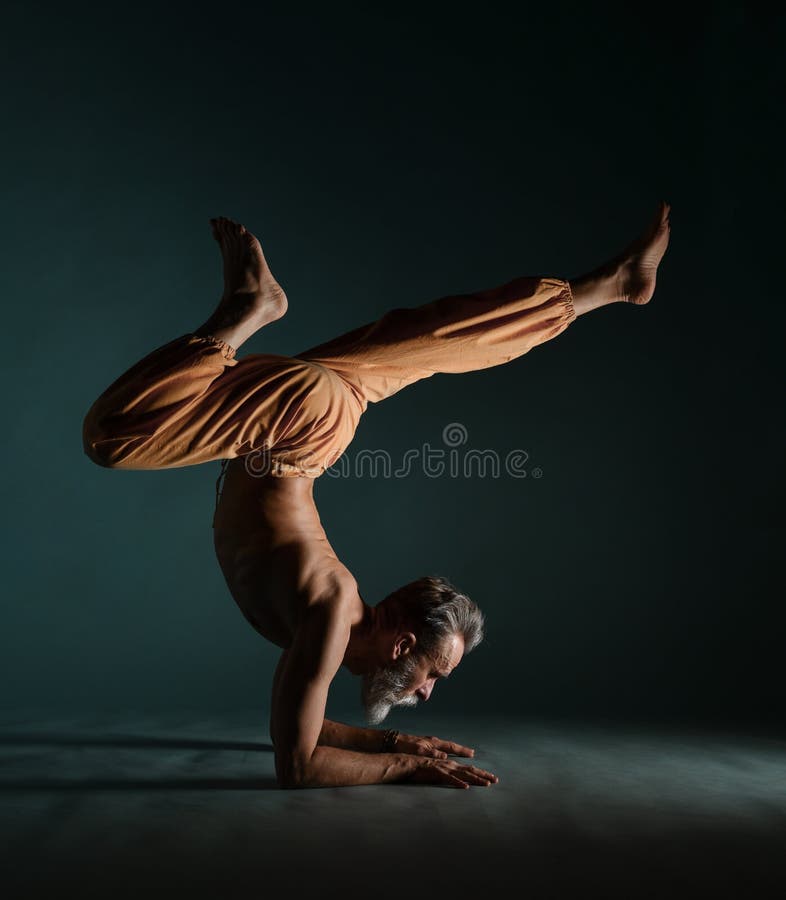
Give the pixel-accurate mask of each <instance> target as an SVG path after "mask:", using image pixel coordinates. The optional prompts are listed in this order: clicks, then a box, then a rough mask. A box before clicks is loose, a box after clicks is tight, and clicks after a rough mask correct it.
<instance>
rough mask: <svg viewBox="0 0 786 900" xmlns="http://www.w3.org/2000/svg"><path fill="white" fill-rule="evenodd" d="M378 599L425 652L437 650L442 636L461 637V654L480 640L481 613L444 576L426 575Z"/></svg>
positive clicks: (482, 629)
mask: <svg viewBox="0 0 786 900" xmlns="http://www.w3.org/2000/svg"><path fill="white" fill-rule="evenodd" d="M382 602H383V603H384V604H385V605H386V606H387V607H388V608H389V609H390V610H391V613H392V615H393V618H394V619H396V620H397V622H398V624H400V625H404V626H406V627H408V628H410V629H411V630H412V631H413V633H414V634H415V637H416V638H417V641H418V644H419V645H420V648H421V650H423V651H424V652H426V653H429V654H432V655H433V654H434V653H437V652H439V650H440V649H441V648H442V646H443V645H444V642H445V639H446V638H449V637H450V636H451V635H454V634H460V635H461V636H462V637H463V638H464V653H469V652H470V651H471V650H474V649H475V647H477V645H478V644H479V643H480V642H481V641H482V640H483V633H484V626H485V619H484V616H483V613H482V612H481V611H480V609H478V607H477V605H476V604H475V603H474V601H472V600H470V598H469V597H468V596H467V595H466V594H462V593H461V591H459V590H458V588H456V587H455V586H454V585H452V584H451V583H450V582H449V581H448V580H447V578H443V577H441V576H439V575H426V576H424V577H423V578H418V579H416V580H415V581H410V582H409V584H405V585H404V586H403V587H400V588H398V590H396V591H393V593H392V594H388V596H387V597H385V599H384V600H383V601H382Z"/></svg>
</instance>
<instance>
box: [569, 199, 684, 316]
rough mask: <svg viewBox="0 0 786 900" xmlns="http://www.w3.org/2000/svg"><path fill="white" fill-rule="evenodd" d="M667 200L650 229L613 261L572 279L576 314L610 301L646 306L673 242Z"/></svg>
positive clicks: (661, 204)
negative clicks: (659, 267) (659, 269)
mask: <svg viewBox="0 0 786 900" xmlns="http://www.w3.org/2000/svg"><path fill="white" fill-rule="evenodd" d="M670 211H671V206H670V205H669V204H668V203H666V201H665V200H662V201H661V202H660V205H659V206H658V211H657V213H656V214H655V217H654V218H653V220H652V222H651V223H650V225H649V227H648V228H647V230H646V231H645V232H644V234H642V235H641V236H640V237H639V238H637V239H636V240H635V241H633V243H632V244H629V245H628V246H627V247H626V248H625V249H624V250H623V251H622V253H620V254H618V255H617V256H615V257H614V259H612V260H611V261H610V262H607V263H605V264H604V265H602V266H599V267H598V268H597V269H594V270H593V271H592V272H589V273H588V274H587V275H582V276H581V277H580V278H576V279H575V280H573V281H571V288H572V290H573V300H574V303H573V305H574V308H575V311H576V315H577V316H580V315H583V314H584V313H587V312H590V311H591V310H593V309H598V308H599V307H601V306H606V305H608V304H609V303H620V302H625V303H633V304H635V305H636V306H643V305H644V304H645V303H649V302H650V300H651V299H652V295H653V294H654V293H655V278H656V275H657V272H658V265H659V264H660V261H661V259H662V258H663V254H664V253H665V252H666V247H667V246H668V244H669V234H670V231H671V229H670V225H669V212H670Z"/></svg>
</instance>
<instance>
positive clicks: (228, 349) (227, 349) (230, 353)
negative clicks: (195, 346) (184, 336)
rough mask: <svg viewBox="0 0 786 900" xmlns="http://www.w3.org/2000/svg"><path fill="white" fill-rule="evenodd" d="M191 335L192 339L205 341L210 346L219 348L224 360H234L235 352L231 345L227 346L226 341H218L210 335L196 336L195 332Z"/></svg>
mask: <svg viewBox="0 0 786 900" xmlns="http://www.w3.org/2000/svg"><path fill="white" fill-rule="evenodd" d="M193 334H194V337H195V338H198V339H199V340H202V341H207V342H208V343H210V344H215V346H216V347H218V348H219V350H220V351H221V353H222V355H223V356H224V358H225V359H234V356H235V354H236V353H237V350H236V349H235V348H234V347H233V346H232V345H231V344H228V343H227V342H226V341H222V340H219V338H216V337H213V335H212V334H197V333H196V332H193Z"/></svg>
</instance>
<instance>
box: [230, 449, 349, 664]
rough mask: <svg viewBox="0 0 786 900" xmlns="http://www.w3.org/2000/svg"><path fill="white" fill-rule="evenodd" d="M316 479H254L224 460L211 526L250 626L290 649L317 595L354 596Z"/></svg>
mask: <svg viewBox="0 0 786 900" xmlns="http://www.w3.org/2000/svg"><path fill="white" fill-rule="evenodd" d="M313 492H314V479H311V478H298V477H277V476H273V475H262V476H256V475H252V474H250V473H249V472H248V471H247V470H246V467H245V465H244V459H243V458H242V457H238V458H236V459H232V460H230V462H229V463H228V465H227V469H226V476H225V478H224V484H223V489H222V492H221V499H220V500H219V503H218V508H217V510H216V515H215V519H214V523H213V538H214V545H215V549H216V555H217V557H218V562H219V565H220V566H221V570H222V572H223V573H224V577H225V578H226V581H227V585H228V587H229V590H230V592H231V593H232V596H233V597H234V599H235V601H236V603H237V604H238V606H239V607H240V609H241V611H242V612H243V615H244V616H245V617H246V619H247V620H248V621H249V622H250V623H251V625H253V627H254V628H255V629H256V630H257V631H258V632H259V633H260V634H261V635H263V636H264V637H266V638H267V639H268V640H269V641H272V642H273V643H274V644H277V645H278V646H279V647H282V648H287V647H289V645H290V643H291V641H292V637H293V635H294V632H295V630H296V628H297V623H298V621H299V619H300V616H301V614H302V612H303V611H304V610H305V609H306V608H307V607H308V606H309V605H310V604H311V603H313V602H315V601H316V600H318V599H320V598H325V597H328V596H334V595H336V594H338V593H341V594H344V595H346V594H347V592H351V593H353V594H354V595H355V596H357V597H358V604H359V605H360V604H361V601H360V598H359V596H358V595H357V584H356V582H355V579H354V577H353V576H352V573H351V572H350V571H349V570H348V569H347V568H346V566H344V565H343V563H341V561H340V560H339V559H338V558H337V556H336V554H335V551H334V550H333V548H332V547H331V545H330V542H329V541H328V539H327V535H326V534H325V530H324V528H323V527H322V523H321V521H320V517H319V512H318V510H317V508H316V504H315V502H314V493H313Z"/></svg>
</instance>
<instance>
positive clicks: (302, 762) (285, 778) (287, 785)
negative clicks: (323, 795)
mask: <svg viewBox="0 0 786 900" xmlns="http://www.w3.org/2000/svg"><path fill="white" fill-rule="evenodd" d="M311 770H312V766H311V760H310V759H309V758H307V757H305V756H297V755H295V754H288V755H287V756H284V757H281V758H279V757H276V782H277V784H278V786H279V787H280V788H283V789H284V790H288V791H289V790H295V789H297V788H307V787H313V786H314V780H313V777H312V774H311Z"/></svg>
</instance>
